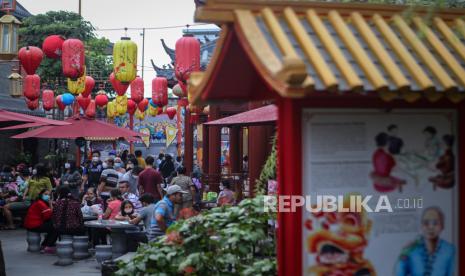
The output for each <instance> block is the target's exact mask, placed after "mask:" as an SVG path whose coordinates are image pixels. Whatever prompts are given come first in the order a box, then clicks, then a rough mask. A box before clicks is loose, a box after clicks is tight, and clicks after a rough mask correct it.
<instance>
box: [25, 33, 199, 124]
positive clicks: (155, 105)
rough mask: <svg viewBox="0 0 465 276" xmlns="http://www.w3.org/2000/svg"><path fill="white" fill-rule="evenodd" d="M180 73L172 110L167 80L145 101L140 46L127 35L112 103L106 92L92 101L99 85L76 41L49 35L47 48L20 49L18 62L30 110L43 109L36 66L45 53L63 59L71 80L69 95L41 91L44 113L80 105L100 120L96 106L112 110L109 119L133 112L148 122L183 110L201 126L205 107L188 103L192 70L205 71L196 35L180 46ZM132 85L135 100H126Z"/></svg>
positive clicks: (119, 48)
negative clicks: (149, 118)
mask: <svg viewBox="0 0 465 276" xmlns="http://www.w3.org/2000/svg"><path fill="white" fill-rule="evenodd" d="M175 52H176V63H175V75H176V78H177V79H178V84H176V85H175V86H174V87H173V94H174V95H176V96H178V97H179V99H178V103H177V105H178V108H176V107H168V106H167V105H168V81H167V79H166V78H162V77H156V78H154V79H153V80H152V98H151V99H150V101H149V99H147V98H144V80H143V79H142V78H140V77H139V76H137V45H136V43H134V42H133V41H131V39H130V38H129V37H122V38H121V40H120V41H118V42H116V43H115V44H114V48H113V72H112V73H111V74H110V76H109V82H110V83H111V85H112V87H113V89H114V91H115V92H116V94H117V96H116V98H115V99H114V100H113V101H109V99H108V96H107V95H106V92H105V91H104V90H100V91H98V92H97V93H96V96H95V98H94V99H92V95H91V92H92V91H93V89H94V87H95V80H94V79H93V78H92V77H91V76H87V75H86V68H85V46H84V43H83V42H82V41H81V40H79V39H75V38H69V39H65V38H63V37H62V36H60V35H50V36H48V37H47V38H45V40H44V41H43V44H42V49H41V48H39V47H35V46H27V47H23V48H21V49H20V50H19V53H18V58H19V60H20V62H21V65H22V67H23V68H24V70H25V71H26V73H27V76H26V77H25V78H24V85H23V95H24V97H25V101H26V104H27V106H28V107H29V108H30V109H31V110H33V109H36V108H38V107H39V98H40V94H41V93H40V87H41V85H40V76H38V75H37V74H36V70H37V68H38V67H39V66H40V63H41V61H42V59H43V55H44V54H45V55H46V56H47V57H48V58H52V59H61V63H62V73H63V75H64V76H65V77H66V78H67V89H68V91H67V92H66V93H63V94H62V95H57V96H56V97H55V92H54V91H53V90H51V89H44V90H43V91H42V105H43V108H44V110H47V111H49V110H51V109H53V108H54V107H57V108H58V109H60V110H64V109H65V108H66V107H67V106H70V105H72V104H73V103H75V102H76V105H77V106H79V107H80V108H81V109H82V110H83V112H84V114H85V115H86V116H87V117H95V113H96V108H97V107H99V108H105V107H106V109H107V117H108V118H114V117H115V116H117V115H124V114H125V113H128V114H129V115H130V117H131V118H132V116H134V115H135V116H136V118H138V119H141V120H143V119H144V118H145V114H146V113H147V114H149V115H151V116H157V115H159V114H162V113H165V114H167V115H168V117H169V118H170V119H173V118H174V117H175V116H176V114H177V112H178V111H179V110H180V108H188V110H189V111H190V113H191V115H192V116H191V122H190V123H197V122H198V114H200V113H201V112H202V111H203V107H197V106H193V105H191V104H189V102H188V100H187V94H188V93H187V81H188V79H189V77H190V75H191V73H192V72H195V71H199V70H200V43H199V41H198V40H197V39H196V38H194V37H193V36H192V35H189V34H186V35H184V36H183V37H182V38H180V39H179V40H178V41H177V42H176V48H175ZM129 87H130V98H128V97H127V96H126V93H127V90H128V88H129Z"/></svg>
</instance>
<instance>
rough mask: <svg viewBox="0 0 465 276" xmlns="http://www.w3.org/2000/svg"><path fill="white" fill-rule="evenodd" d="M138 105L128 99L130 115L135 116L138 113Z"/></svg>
mask: <svg viewBox="0 0 465 276" xmlns="http://www.w3.org/2000/svg"><path fill="white" fill-rule="evenodd" d="M136 108H137V104H136V102H134V101H133V100H131V99H128V113H129V115H134V113H135V112H136Z"/></svg>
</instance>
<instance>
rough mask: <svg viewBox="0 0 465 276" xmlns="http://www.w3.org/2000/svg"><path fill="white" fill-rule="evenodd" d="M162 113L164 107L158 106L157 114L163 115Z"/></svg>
mask: <svg viewBox="0 0 465 276" xmlns="http://www.w3.org/2000/svg"><path fill="white" fill-rule="evenodd" d="M161 114H163V108H162V107H159V108H158V114H157V115H161Z"/></svg>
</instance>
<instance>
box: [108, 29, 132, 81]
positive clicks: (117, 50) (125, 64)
mask: <svg viewBox="0 0 465 276" xmlns="http://www.w3.org/2000/svg"><path fill="white" fill-rule="evenodd" d="M113 72H114V73H115V78H116V79H117V80H119V81H120V82H122V83H123V84H128V83H130V82H131V81H133V80H134V79H135V78H136V73H137V44H136V43H135V42H133V41H131V39H130V38H129V37H122V38H121V40H120V41H118V42H116V43H115V45H114V47H113Z"/></svg>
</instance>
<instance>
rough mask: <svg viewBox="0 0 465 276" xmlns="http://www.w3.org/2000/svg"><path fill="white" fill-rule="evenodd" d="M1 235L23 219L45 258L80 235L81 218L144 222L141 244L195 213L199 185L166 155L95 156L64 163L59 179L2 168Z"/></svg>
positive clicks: (102, 233) (229, 200) (227, 194)
mask: <svg viewBox="0 0 465 276" xmlns="http://www.w3.org/2000/svg"><path fill="white" fill-rule="evenodd" d="M0 181H1V182H2V183H3V191H4V192H3V193H2V194H1V195H0V197H1V200H0V208H1V210H2V214H3V219H4V226H3V229H5V230H9V229H15V224H14V221H13V218H14V215H18V214H21V213H22V212H23V213H25V218H24V227H25V228H26V229H28V230H29V231H35V232H40V233H46V236H45V239H44V240H43V241H42V243H41V246H42V250H43V252H45V253H52V252H54V248H55V243H56V241H57V239H58V238H59V237H60V236H61V235H83V234H85V232H86V229H85V227H84V217H85V216H97V217H98V218H101V219H103V220H119V221H127V222H128V223H131V224H135V225H138V224H140V223H141V222H143V225H144V227H143V229H144V230H143V231H144V232H143V233H144V235H143V237H142V238H140V240H139V241H142V242H145V241H149V240H153V239H155V238H156V237H158V236H161V235H164V234H165V231H166V229H167V228H168V227H169V226H170V225H171V224H172V223H173V222H174V221H175V220H176V219H186V218H187V217H190V216H192V215H197V214H198V213H199V212H200V201H201V198H202V196H201V191H202V184H201V182H200V176H199V173H198V172H196V173H193V174H191V175H187V174H186V168H185V167H184V166H183V164H182V158H181V157H177V158H176V159H174V158H173V157H172V156H171V155H169V154H162V153H161V154H159V155H158V157H157V159H155V158H154V157H152V156H150V155H149V156H147V157H145V158H144V157H143V156H142V153H141V152H140V151H136V152H135V154H134V155H133V154H128V153H127V152H123V153H122V154H121V155H120V156H114V157H109V158H106V159H105V160H102V158H101V155H100V152H98V151H95V152H93V153H92V157H91V158H90V159H89V160H86V162H84V163H83V164H82V166H80V167H79V166H76V162H74V161H73V160H68V161H67V162H66V163H65V164H64V166H63V169H62V173H61V174H58V173H57V172H56V171H54V170H51V169H48V168H47V167H46V166H44V165H43V164H36V165H35V166H34V167H33V168H30V167H28V166H26V165H24V164H20V165H18V166H16V167H11V166H5V167H4V168H3V171H2V172H1V173H0ZM221 187H224V189H223V191H222V192H221V193H220V195H219V197H218V203H219V205H227V204H233V203H234V196H233V193H232V191H231V190H230V183H229V182H228V181H224V182H223V184H222V185H221ZM107 234H109V230H107V229H102V230H101V229H98V230H96V231H95V233H93V234H92V242H93V243H94V245H96V244H102V243H103V244H105V243H106V240H107Z"/></svg>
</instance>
